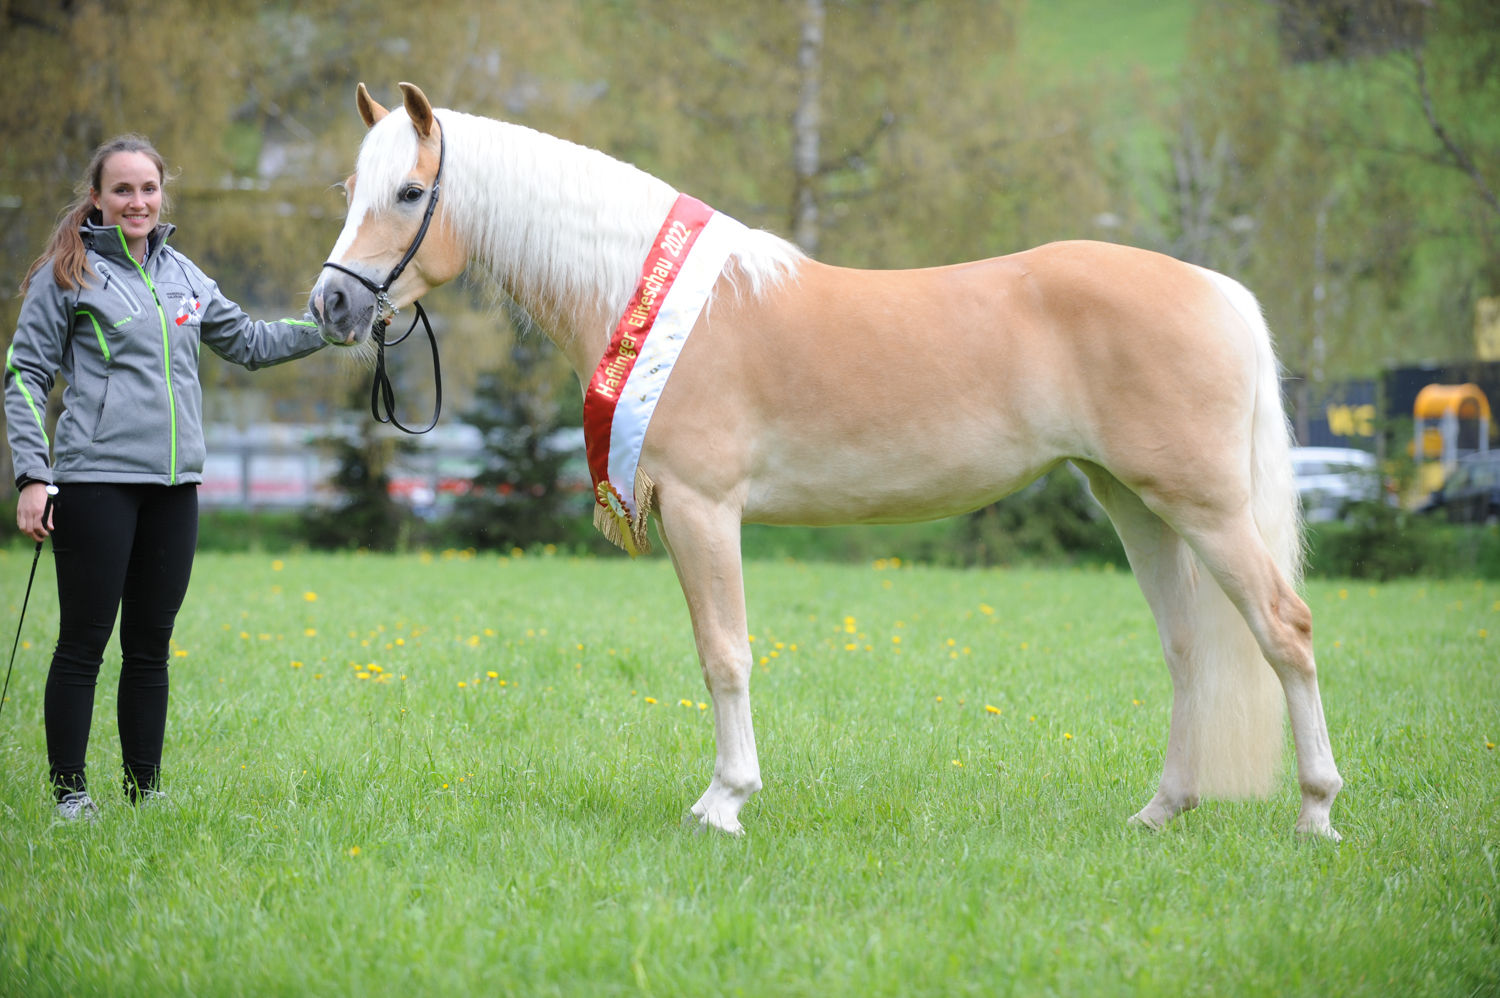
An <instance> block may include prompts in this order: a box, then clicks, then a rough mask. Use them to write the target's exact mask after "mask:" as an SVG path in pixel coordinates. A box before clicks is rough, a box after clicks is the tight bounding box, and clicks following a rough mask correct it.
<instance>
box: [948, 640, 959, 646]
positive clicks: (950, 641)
mask: <svg viewBox="0 0 1500 998" xmlns="http://www.w3.org/2000/svg"><path fill="white" fill-rule="evenodd" d="M947 644H948V647H949V648H952V647H953V646H954V645H956V644H958V642H957V641H954V640H953V639H952V638H949V639H948V642H947Z"/></svg>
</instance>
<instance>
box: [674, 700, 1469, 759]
mask: <svg viewBox="0 0 1500 998" xmlns="http://www.w3.org/2000/svg"><path fill="white" fill-rule="evenodd" d="M698 709H699V710H707V709H708V704H706V703H704V702H703V701H702V700H699V701H698ZM1490 747H1491V748H1494V746H1493V745H1492V746H1490Z"/></svg>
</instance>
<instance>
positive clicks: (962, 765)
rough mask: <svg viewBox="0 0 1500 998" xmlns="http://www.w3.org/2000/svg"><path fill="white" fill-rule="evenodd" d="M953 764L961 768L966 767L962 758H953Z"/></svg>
mask: <svg viewBox="0 0 1500 998" xmlns="http://www.w3.org/2000/svg"><path fill="white" fill-rule="evenodd" d="M953 765H955V766H957V767H958V768H959V769H963V768H964V764H963V762H962V761H961V760H959V759H954V760H953Z"/></svg>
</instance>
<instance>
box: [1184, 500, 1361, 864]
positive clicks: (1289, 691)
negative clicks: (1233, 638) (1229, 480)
mask: <svg viewBox="0 0 1500 998" xmlns="http://www.w3.org/2000/svg"><path fill="white" fill-rule="evenodd" d="M1185 532H1186V533H1187V534H1188V536H1189V540H1190V542H1191V543H1192V545H1193V547H1194V549H1195V550H1196V551H1197V552H1198V556H1199V557H1200V558H1202V559H1203V562H1204V564H1206V565H1207V566H1208V569H1209V571H1211V572H1212V573H1213V575H1214V578H1216V579H1217V580H1218V582H1219V585H1220V586H1221V587H1223V589H1224V592H1225V593H1227V594H1228V596H1229V598H1230V599H1231V600H1232V601H1233V602H1234V605H1235V606H1236V607H1238V608H1239V611H1240V613H1241V614H1242V615H1243V616H1244V618H1245V620H1246V622H1248V623H1249V625H1250V629H1251V631H1252V632H1254V634H1255V638H1256V640H1257V641H1258V642H1259V643H1260V648H1261V651H1262V653H1263V654H1264V655H1265V658H1266V661H1268V662H1269V663H1270V664H1271V667H1272V668H1273V669H1275V670H1276V676H1277V678H1279V679H1280V680H1281V686H1282V689H1283V690H1284V691H1285V693H1286V704H1287V712H1288V714H1289V716H1290V718H1291V723H1292V741H1293V743H1294V744H1295V745H1296V747H1297V781H1298V783H1300V784H1301V787H1302V810H1301V812H1300V813H1299V814H1298V816H1297V831H1299V832H1304V833H1309V834H1315V835H1322V836H1325V837H1327V838H1331V839H1334V840H1337V839H1338V838H1339V837H1340V836H1339V834H1338V832H1336V831H1334V828H1333V825H1332V823H1331V821H1330V817H1329V812H1330V810H1331V809H1332V807H1333V799H1334V797H1335V796H1337V794H1338V792H1339V790H1340V789H1341V788H1342V787H1343V785H1344V782H1343V779H1342V778H1341V777H1340V776H1339V771H1338V767H1337V766H1336V765H1335V764H1334V761H1333V746H1332V743H1331V741H1330V739H1329V737H1328V722H1327V720H1326V719H1325V718H1324V716H1323V700H1322V697H1321V695H1320V694H1319V692H1318V670H1317V665H1316V664H1315V662H1314V659H1313V646H1312V611H1311V610H1309V609H1308V607H1307V604H1306V603H1305V602H1303V600H1302V598H1301V597H1300V596H1298V595H1297V592H1296V590H1294V589H1293V588H1292V585H1291V583H1290V582H1289V581H1288V580H1287V579H1286V577H1285V576H1284V575H1283V574H1282V573H1281V571H1280V570H1279V569H1278V568H1277V567H1276V563H1275V561H1274V560H1273V559H1272V558H1271V555H1270V553H1269V552H1268V551H1267V550H1266V548H1265V545H1264V544H1262V543H1261V542H1260V535H1259V533H1258V532H1257V531H1256V528H1255V524H1254V522H1253V521H1252V520H1251V518H1250V516H1249V515H1248V513H1247V514H1245V515H1243V516H1241V517H1238V518H1236V519H1233V520H1230V521H1229V522H1228V523H1226V524H1222V525H1219V526H1218V527H1217V528H1216V529H1208V530H1203V529H1194V528H1193V527H1192V526H1188V527H1186V528H1185Z"/></svg>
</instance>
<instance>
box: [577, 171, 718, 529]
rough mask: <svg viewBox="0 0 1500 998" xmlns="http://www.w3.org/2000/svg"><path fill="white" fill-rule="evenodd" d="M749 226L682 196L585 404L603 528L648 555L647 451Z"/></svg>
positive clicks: (658, 239) (591, 472) (648, 260)
mask: <svg viewBox="0 0 1500 998" xmlns="http://www.w3.org/2000/svg"><path fill="white" fill-rule="evenodd" d="M744 231H745V226H743V225H741V224H740V223H739V222H737V221H735V220H734V219H733V218H730V217H729V216H728V215H724V214H722V213H720V212H716V211H714V210H713V209H712V208H710V207H709V206H708V205H706V204H704V203H703V202H702V201H699V200H697V199H696V198H692V197H689V196H688V195H686V194H679V195H678V196H677V202H676V203H675V204H674V205H673V206H672V210H671V211H670V212H668V214H667V219H666V221H665V222H663V223H662V227H661V231H660V232H658V233H657V234H656V240H655V242H653V243H652V246H651V251H650V252H649V253H648V254H647V255H646V262H645V265H644V266H643V267H642V268H641V279H640V282H639V283H638V284H637V285H636V289H635V294H633V295H632V296H631V298H630V304H629V305H627V306H626V308H625V314H624V315H623V316H621V318H620V322H619V325H618V326H616V327H615V333H614V336H612V337H611V338H610V341H609V347H608V348H607V349H606V350H605V351H604V357H603V359H602V360H600V362H599V367H598V368H597V369H596V370H595V371H594V377H593V378H592V379H591V380H590V382H589V387H588V391H587V392H586V393H585V394H584V399H583V435H584V443H585V445H586V449H587V452H588V461H589V475H590V476H591V477H592V478H593V481H594V498H595V500H596V501H597V502H598V508H596V509H595V511H594V523H595V524H596V525H597V526H598V527H599V528H600V530H602V531H603V532H604V534H605V536H607V537H609V539H610V540H612V541H614V542H615V543H616V544H618V545H620V546H621V547H623V548H624V549H625V550H626V551H629V552H630V553H631V554H632V555H634V554H638V553H639V552H640V551H641V550H642V549H644V548H645V547H646V543H645V538H646V531H645V522H644V519H643V516H644V514H643V510H642V509H641V506H642V503H643V501H644V500H642V499H641V497H639V496H638V495H637V465H638V464H639V462H640V457H641V445H642V444H643V443H644V441H645V439H646V429H647V427H648V426H649V425H650V423H651V415H652V413H653V412H655V411H656V402H657V400H658V399H659V398H660V397H661V391H662V388H664V387H665V386H666V383H667V377H668V376H669V375H670V374H671V373H672V366H673V365H674V364H675V363H676V361H677V356H678V354H680V353H681V352H682V347H683V344H685V343H686V342H687V338H688V334H689V333H691V332H692V331H693V326H694V324H696V323H697V321H698V316H699V314H700V313H701V312H702V311H703V306H704V305H705V304H707V302H708V297H709V295H710V294H711V293H712V292H713V289H714V284H715V282H717V281H718V279H719V274H720V273H721V272H722V271H723V269H724V264H725V263H726V262H727V261H728V259H729V256H730V254H731V253H732V252H733V251H734V248H735V246H736V244H737V243H738V242H739V239H740V235H741V233H743V232H744Z"/></svg>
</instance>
